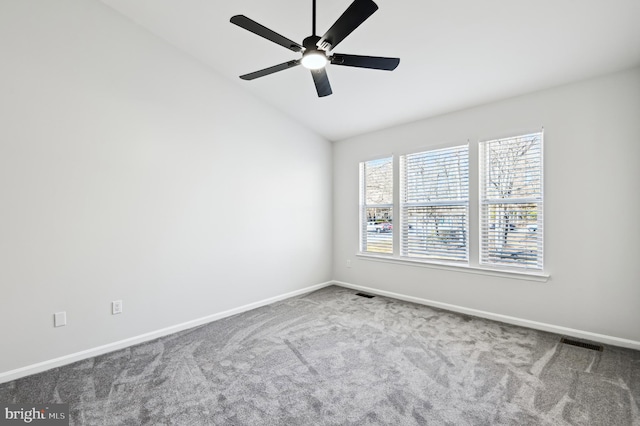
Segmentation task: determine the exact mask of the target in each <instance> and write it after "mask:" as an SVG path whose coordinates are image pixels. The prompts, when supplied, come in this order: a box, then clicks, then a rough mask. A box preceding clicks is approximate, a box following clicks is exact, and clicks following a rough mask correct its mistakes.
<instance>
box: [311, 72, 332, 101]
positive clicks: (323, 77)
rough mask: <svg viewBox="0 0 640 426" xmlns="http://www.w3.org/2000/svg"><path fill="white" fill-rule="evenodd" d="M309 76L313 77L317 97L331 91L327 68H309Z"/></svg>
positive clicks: (326, 94) (327, 94)
mask: <svg viewBox="0 0 640 426" xmlns="http://www.w3.org/2000/svg"><path fill="white" fill-rule="evenodd" d="M311 76H312V77H313V82H314V83H315V85H316V91H317V92H318V97H320V98H322V97H324V96H329V95H330V94H332V93H333V92H332V91H331V84H329V77H328V76H327V70H326V69H325V68H320V69H319V70H311Z"/></svg>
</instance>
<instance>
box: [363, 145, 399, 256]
mask: <svg viewBox="0 0 640 426" xmlns="http://www.w3.org/2000/svg"><path fill="white" fill-rule="evenodd" d="M382 160H389V161H390V163H391V182H390V185H391V197H392V202H391V203H374V204H367V202H366V200H367V196H366V189H367V182H366V173H365V168H366V166H367V164H368V163H373V162H376V161H382ZM394 165H395V158H394V156H393V155H391V156H387V157H381V158H375V159H373V160H368V161H363V162H361V163H360V166H359V173H360V179H359V185H360V191H359V198H360V200H359V206H360V214H359V225H360V226H359V228H360V233H359V242H360V244H359V252H360V253H363V254H372V253H373V254H375V255H376V256H392V255H393V253H394V250H395V244H394V243H393V235H394V234H395V231H392V232H391V233H390V234H389V238H391V252H389V253H381V252H379V251H376V250H367V248H368V244H367V242H368V238H369V235H368V233H367V224H368V218H367V209H370V208H388V209H390V210H391V214H392V217H393V216H394V215H395V211H396V209H395V206H394V202H393V200H394V199H395V198H394V197H395V191H394V189H395V188H394V183H395V167H394Z"/></svg>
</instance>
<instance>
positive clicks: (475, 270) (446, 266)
mask: <svg viewBox="0 0 640 426" xmlns="http://www.w3.org/2000/svg"><path fill="white" fill-rule="evenodd" d="M356 256H357V257H358V258H360V259H362V260H368V261H374V262H385V263H395V264H398V265H407V266H417V267H421V268H430V269H440V270H445V271H456V272H464V273H467V274H477V275H488V276H492V277H502V278H514V279H518V280H527V281H537V282H547V281H548V280H549V275H548V274H544V273H542V272H530V271H527V272H525V271H519V270H511V269H497V268H496V269H494V268H485V267H481V266H470V265H459V264H454V263H444V262H434V261H425V260H414V259H406V258H398V257H392V256H391V255H389V256H385V255H376V254H369V253H356Z"/></svg>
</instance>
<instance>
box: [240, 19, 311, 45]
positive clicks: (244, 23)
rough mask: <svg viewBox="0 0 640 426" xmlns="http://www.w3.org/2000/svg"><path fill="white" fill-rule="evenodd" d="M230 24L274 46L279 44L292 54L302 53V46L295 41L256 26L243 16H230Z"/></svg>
mask: <svg viewBox="0 0 640 426" xmlns="http://www.w3.org/2000/svg"><path fill="white" fill-rule="evenodd" d="M231 23H232V24H236V25H237V26H239V27H241V28H244V29H245V30H247V31H251V32H252V33H254V34H257V35H259V36H260V37H264V38H266V39H267V40H270V41H272V42H274V43H276V44H279V45H280V46H283V47H286V48H287V49H289V50H293V51H294V52H300V51H302V46H300V45H299V44H298V43H296V42H295V41H292V40H289V39H288V38H286V37H284V36H281V35H280V34H278V33H277V32H275V31H272V30H270V29H269V28H267V27H265V26H264V25H260V24H258V23H257V22H256V21H253V20H251V19H249V18H247V17H246V16H244V15H235V16H232V17H231Z"/></svg>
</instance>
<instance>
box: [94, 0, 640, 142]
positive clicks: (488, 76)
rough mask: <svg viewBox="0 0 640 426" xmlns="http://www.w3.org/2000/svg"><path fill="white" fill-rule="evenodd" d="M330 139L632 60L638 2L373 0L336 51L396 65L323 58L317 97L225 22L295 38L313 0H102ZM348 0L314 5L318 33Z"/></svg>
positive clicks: (267, 47)
mask: <svg viewBox="0 0 640 426" xmlns="http://www.w3.org/2000/svg"><path fill="white" fill-rule="evenodd" d="M102 1H103V2H104V3H105V4H107V5H109V6H111V7H113V8H114V9H116V10H118V11H119V12H121V13H122V14H124V15H125V16H127V17H129V18H130V19H132V20H133V21H135V22H137V23H138V24H139V25H141V26H143V27H144V28H146V29H148V30H149V31H151V32H152V33H154V34H156V35H158V36H159V37H161V38H163V39H165V40H166V41H168V42H170V43H171V44H173V45H174V46H177V47H178V48H180V49H182V50H183V51H185V52H187V53H189V54H190V55H192V56H194V57H196V58H198V59H199V60H200V61H202V62H203V63H205V64H207V65H209V66H210V67H211V68H212V69H213V70H215V71H216V72H217V73H219V74H221V75H223V76H225V77H227V78H228V79H229V80H230V81H233V82H234V83H235V84H237V85H239V86H240V87H242V88H244V89H246V90H247V91H249V92H251V93H253V94H254V95H255V96H256V97H259V98H262V99H263V100H264V101H266V102H268V103H269V104H271V105H273V106H274V107H275V108H277V109H279V110H281V111H283V112H285V113H286V114H288V115H289V116H291V117H293V118H295V119H296V120H297V121H299V122H301V123H303V124H304V125H306V126H307V127H309V128H311V129H313V130H314V131H315V132H317V133H319V134H321V135H323V136H324V137H326V138H327V139H329V140H333V141H335V140H340V139H344V138H347V137H351V136H354V135H358V134H362V133H366V132H370V131H373V130H377V129H380V128H384V127H389V126H393V125H396V124H400V123H405V122H409V121H414V120H418V119H421V118H426V117H429V116H434V115H438V114H442V113H446V112H450V111H455V110H459V109H462V108H467V107H470V106H474V105H479V104H483V103H486V102H490V101H493V100H497V99H503V98H507V97H511V96H516V95H520V94H524V93H528V92H532V91H535V90H539V89H543V88H547V87H552V86H557V85H560V84H564V83H567V82H571V81H576V80H580V79H584V78H588V77H592V76H596V75H600V74H605V73H608V72H611V71H616V70H621V69H624V68H630V67H632V66H635V65H639V64H640V24H639V23H638V18H639V17H640V1H639V0H606V1H605V0H538V1H533V0H404V1H391V0H375V1H376V3H377V4H378V6H379V10H378V11H377V12H376V13H374V14H373V15H372V16H371V17H370V18H369V19H368V20H367V21H366V22H364V23H363V24H362V25H361V26H360V27H359V28H358V29H356V30H355V31H354V32H353V33H352V34H351V35H350V36H348V37H347V38H346V39H345V40H344V41H343V42H342V43H341V44H340V45H339V46H338V48H337V49H336V51H337V52H340V53H350V54H358V55H372V56H392V57H399V58H400V65H399V66H398V68H397V69H396V70H395V71H393V72H388V71H377V70H368V69H360V68H352V67H340V66H335V65H329V67H328V69H327V72H328V74H329V79H330V81H331V86H332V88H333V95H331V96H328V97H325V98H318V97H317V95H316V91H315V87H314V85H313V81H312V79H311V76H310V75H309V71H308V70H306V69H304V68H302V67H296V68H293V69H289V70H285V71H282V72H279V73H276V74H272V75H269V76H266V77H263V78H259V79H256V80H253V81H243V80H240V79H239V78H238V76H239V75H241V74H246V73H249V72H253V71H257V70H259V69H262V68H266V67H268V66H271V65H276V64H279V63H282V62H286V61H289V60H292V59H297V58H299V57H300V54H299V53H295V52H292V51H290V50H287V49H285V48H283V47H281V46H279V45H276V44H273V43H271V42H269V41H267V40H265V39H263V38H261V37H259V36H257V35H255V34H252V33H250V32H248V31H246V30H244V29H242V28H240V27H237V26H236V25H233V24H231V23H230V22H229V19H230V18H231V16H233V15H237V14H241V15H246V16H247V17H249V18H251V19H253V20H255V21H257V22H259V23H261V24H262V25H264V26H266V27H268V28H270V29H272V30H274V31H276V32H277V33H280V34H282V35H283V36H285V37H288V38H290V39H291V40H294V41H296V42H298V43H302V39H303V38H305V37H307V36H309V35H310V34H311V4H312V2H311V0H305V1H300V0H298V1H295V0H233V1H221V0H102ZM351 1H352V0H317V9H318V15H317V29H318V31H317V32H318V35H322V34H324V32H325V31H326V30H327V29H328V28H329V27H330V26H331V25H332V24H333V22H334V21H335V20H336V19H337V18H338V16H340V15H341V14H342V12H343V11H344V10H345V9H346V8H347V7H348V6H349V4H350V3H351Z"/></svg>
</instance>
